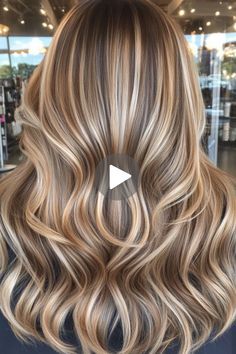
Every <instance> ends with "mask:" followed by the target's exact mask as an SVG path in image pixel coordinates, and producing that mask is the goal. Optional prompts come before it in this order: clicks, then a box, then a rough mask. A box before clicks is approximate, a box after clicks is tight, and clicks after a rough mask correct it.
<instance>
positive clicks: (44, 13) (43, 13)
mask: <svg viewBox="0 0 236 354" xmlns="http://www.w3.org/2000/svg"><path fill="white" fill-rule="evenodd" d="M39 11H40V13H41V14H42V15H44V16H45V15H46V13H47V12H46V10H44V9H43V8H42V7H41V9H40V10H39Z"/></svg>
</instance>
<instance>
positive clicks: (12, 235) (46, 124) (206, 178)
mask: <svg viewBox="0 0 236 354" xmlns="http://www.w3.org/2000/svg"><path fill="white" fill-rule="evenodd" d="M19 119H21V121H22V122H23V132H22V137H21V141H20V147H21V150H22V152H23V153H24V156H25V159H24V161H22V162H21V163H20V165H19V166H17V168H16V169H15V170H14V171H12V172H10V173H8V174H7V175H5V176H4V177H2V178H1V180H0V199H1V223H0V231H1V237H0V262H1V272H2V280H1V290H0V306H1V310H2V311H3V313H4V315H5V317H6V318H7V319H8V321H9V322H10V324H11V325H12V328H13V330H14V332H15V333H16V335H17V336H19V337H20V338H22V339H24V340H26V339H30V338H32V339H34V338H36V339H39V340H42V341H45V342H47V343H49V345H51V346H52V347H53V348H54V349H56V350H58V351H59V352H62V353H73V352H74V347H72V346H71V345H70V344H68V343H66V341H65V340H63V336H62V333H63V332H62V331H63V328H64V325H65V321H66V319H67V317H68V316H69V315H71V316H72V319H73V326H74V331H75V333H76V334H77V336H78V338H79V340H80V342H81V346H82V349H83V353H85V354H91V352H92V351H93V352H95V353H99V354H105V353H108V352H109V348H108V344H107V337H108V334H109V328H110V326H112V329H113V328H114V327H115V326H116V324H117V322H118V321H120V323H121V326H122V330H123V348H122V350H120V351H119V353H122V354H137V353H144V352H148V353H149V354H156V353H163V352H164V350H165V348H166V347H167V346H168V345H169V344H171V343H172V342H173V341H174V340H179V343H180V349H179V352H180V353H181V354H187V353H190V351H192V350H195V349H196V348H198V347H199V346H200V345H201V344H202V343H204V342H205V341H206V340H207V339H208V338H209V336H210V334H211V333H214V336H217V335H220V334H222V333H223V332H224V331H225V330H226V329H227V328H228V327H229V326H230V325H231V324H232V322H233V321H234V320H235V315H236V311H235V309H236V280H235V274H236V265H235V264H236V262H235V248H236V247H235V246H236V218H235V217H236V198H235V189H234V183H235V181H234V180H233V178H232V177H231V176H229V175H228V174H226V173H225V172H223V171H221V170H219V169H218V168H217V167H215V166H214V165H213V163H211V161H210V160H209V159H208V157H207V156H206V154H205V152H204V149H203V147H202V144H201V138H202V134H203V131H204V127H205V110H204V103H203V99H202V95H201V90H200V87H199V83H198V78H197V71H196V67H195V66H194V64H193V61H192V57H191V54H190V52H189V50H188V46H187V43H186V41H185V38H184V35H183V34H182V32H181V29H180V28H179V26H178V25H177V24H176V23H175V22H174V21H173V20H172V19H171V18H170V17H169V16H168V15H166V14H165V13H164V12H163V11H162V10H161V9H160V8H159V7H158V6H157V5H156V4H155V2H154V1H150V0H145V1H144V0H136V1H130V0H119V1H117V0H114V1H110V0H109V1H105V0H96V1H95V0H89V1H88V0H87V1H80V2H79V4H78V5H77V6H75V7H74V8H73V9H72V10H71V11H70V12H69V13H68V14H67V15H66V16H65V18H64V19H63V21H62V23H61V24H60V26H59V28H58V29H57V31H56V34H55V36H54V38H53V41H52V44H51V45H50V48H49V50H48V52H47V54H46V56H45V58H44V60H43V62H42V63H41V64H40V65H39V66H38V67H37V68H36V70H35V71H34V73H33V75H32V77H31V78H30V81H29V84H28V86H27V88H26V91H25V94H24V99H23V102H22V105H21V109H20V110H19ZM114 153H124V154H127V155H129V156H131V157H133V158H134V159H135V160H136V161H137V162H138V164H139V166H140V175H141V183H140V186H139V189H138V191H137V193H136V194H134V195H133V196H132V197H130V198H128V199H127V200H126V201H112V200H108V199H107V198H105V197H104V196H103V195H102V194H100V193H95V192H94V189H93V184H94V175H95V168H96V166H97V164H98V163H99V161H100V160H101V159H103V158H104V157H106V156H107V155H108V154H114ZM8 248H10V249H11V250H12V251H13V252H14V253H15V255H16V258H15V259H14V261H12V262H10V261H9V258H8ZM13 298H14V304H13ZM13 305H14V306H13Z"/></svg>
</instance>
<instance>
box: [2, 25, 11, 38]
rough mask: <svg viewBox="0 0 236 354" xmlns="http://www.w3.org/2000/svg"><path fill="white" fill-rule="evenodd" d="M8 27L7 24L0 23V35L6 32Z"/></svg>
mask: <svg viewBox="0 0 236 354" xmlns="http://www.w3.org/2000/svg"><path fill="white" fill-rule="evenodd" d="M9 29H10V28H9V27H8V26H6V25H2V24H0V35H1V34H6V33H7V32H8V31H9Z"/></svg>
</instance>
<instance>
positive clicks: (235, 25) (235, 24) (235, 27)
mask: <svg viewBox="0 0 236 354" xmlns="http://www.w3.org/2000/svg"><path fill="white" fill-rule="evenodd" d="M234 29H235V31H236V22H235V23H234Z"/></svg>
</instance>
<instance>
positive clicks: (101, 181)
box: [94, 154, 140, 200]
mask: <svg viewBox="0 0 236 354" xmlns="http://www.w3.org/2000/svg"><path fill="white" fill-rule="evenodd" d="M139 183H140V173H139V166H138V164H137V162H136V161H135V160H134V159H133V158H132V157H130V156H128V155H125V154H113V155H108V156H106V157H105V158H104V159H102V160H101V161H100V162H99V163H98V165H97V166H96V172H95V179H94V192H95V193H97V192H98V191H99V192H100V193H102V194H103V196H104V197H105V198H106V199H108V200H109V199H110V200H125V199H126V198H129V197H131V196H132V195H133V194H134V193H136V191H137V190H138V186H139Z"/></svg>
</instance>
